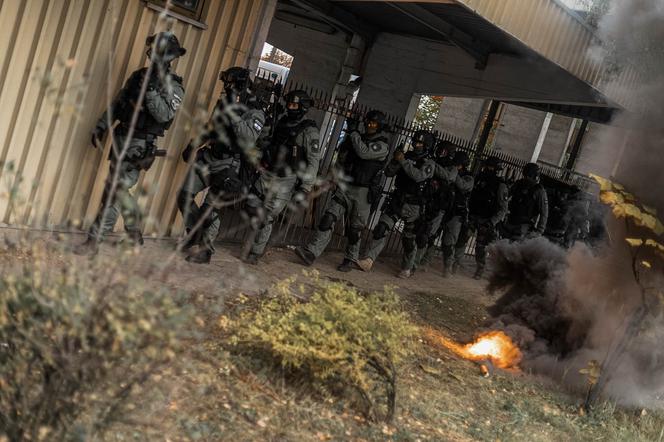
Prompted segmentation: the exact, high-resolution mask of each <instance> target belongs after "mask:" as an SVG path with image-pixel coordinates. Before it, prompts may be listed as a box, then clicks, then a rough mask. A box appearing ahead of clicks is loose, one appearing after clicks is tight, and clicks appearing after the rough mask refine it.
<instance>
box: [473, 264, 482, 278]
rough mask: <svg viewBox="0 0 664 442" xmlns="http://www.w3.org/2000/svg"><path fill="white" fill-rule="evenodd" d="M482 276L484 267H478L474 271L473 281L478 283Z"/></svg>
mask: <svg viewBox="0 0 664 442" xmlns="http://www.w3.org/2000/svg"><path fill="white" fill-rule="evenodd" d="M483 274H484V267H478V268H477V270H475V274H474V275H473V279H477V280H478V281H479V280H480V279H482V275H483Z"/></svg>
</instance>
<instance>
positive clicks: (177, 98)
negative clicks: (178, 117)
mask: <svg viewBox="0 0 664 442" xmlns="http://www.w3.org/2000/svg"><path fill="white" fill-rule="evenodd" d="M181 104H182V98H181V97H180V96H178V94H173V98H172V99H171V109H173V110H174V111H176V110H178V108H179V107H180V105H181Z"/></svg>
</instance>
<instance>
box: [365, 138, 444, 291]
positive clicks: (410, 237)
mask: <svg viewBox="0 0 664 442" xmlns="http://www.w3.org/2000/svg"><path fill="white" fill-rule="evenodd" d="M433 143H434V136H433V134H432V133H431V132H428V131H424V130H421V131H417V132H415V134H413V139H412V145H413V150H411V151H409V152H408V153H406V154H404V152H403V151H401V150H397V151H396V152H395V153H394V158H393V159H392V161H390V163H388V165H387V166H386V168H385V175H386V176H388V177H389V176H396V179H395V190H394V191H393V192H392V194H391V195H390V200H389V202H388V204H387V207H386V208H385V211H384V212H383V213H382V215H381V216H380V219H379V220H378V224H377V225H376V227H375V228H374V230H373V238H372V240H371V242H370V243H369V246H368V248H367V251H366V254H365V258H364V259H362V260H360V261H358V265H359V267H360V268H361V269H362V270H364V271H365V272H368V271H370V270H371V268H372V267H373V264H374V262H375V261H376V259H377V258H378V255H380V252H382V251H383V248H384V247H385V243H386V241H387V234H388V233H389V232H390V231H391V230H392V228H393V227H394V225H395V224H396V223H397V222H398V221H399V220H400V219H401V220H403V221H404V228H403V231H402V232H401V240H402V243H403V250H404V252H403V256H402V259H401V272H400V273H399V277H401V278H409V277H410V276H411V274H412V270H413V267H414V264H415V255H416V253H417V245H416V241H415V234H416V221H417V220H418V219H419V218H420V216H421V215H422V213H423V212H424V204H425V197H424V188H425V186H426V183H427V181H428V180H429V179H430V178H431V177H433V174H434V170H435V168H436V163H435V162H434V161H433V160H432V159H431V157H430V156H429V150H430V149H431V147H432V146H433Z"/></svg>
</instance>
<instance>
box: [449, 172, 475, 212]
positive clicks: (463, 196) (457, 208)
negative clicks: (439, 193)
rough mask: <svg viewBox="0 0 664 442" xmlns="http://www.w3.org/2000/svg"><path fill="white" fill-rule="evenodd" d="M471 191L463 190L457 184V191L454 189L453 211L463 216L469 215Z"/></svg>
mask: <svg viewBox="0 0 664 442" xmlns="http://www.w3.org/2000/svg"><path fill="white" fill-rule="evenodd" d="M468 175H472V174H471V173H470V172H467V171H466V172H463V173H462V174H461V173H460V174H459V176H468ZM471 192H472V190H471V191H468V190H466V191H461V190H460V189H458V188H456V186H455V191H454V207H453V208H452V213H453V214H454V215H456V216H462V217H466V216H468V204H469V201H470V195H471Z"/></svg>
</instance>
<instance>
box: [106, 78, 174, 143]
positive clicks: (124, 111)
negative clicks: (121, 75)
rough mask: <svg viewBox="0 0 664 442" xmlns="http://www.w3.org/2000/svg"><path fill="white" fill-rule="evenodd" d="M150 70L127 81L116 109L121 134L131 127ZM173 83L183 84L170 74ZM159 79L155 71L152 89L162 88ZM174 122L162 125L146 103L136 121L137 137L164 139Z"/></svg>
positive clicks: (151, 82) (151, 79) (151, 81)
mask: <svg viewBox="0 0 664 442" xmlns="http://www.w3.org/2000/svg"><path fill="white" fill-rule="evenodd" d="M147 70H148V68H142V69H139V70H137V71H136V72H134V73H133V74H131V77H129V80H128V81H127V87H126V89H125V92H124V95H123V97H121V100H120V102H119V104H118V106H116V108H115V109H114V115H113V116H114V118H117V119H118V120H120V127H119V130H120V132H125V133H126V132H127V131H128V130H129V126H130V125H131V118H132V116H133V114H134V109H135V106H136V102H137V101H138V97H139V95H140V93H141V85H142V84H143V78H144V77H145V75H146V74H147ZM168 75H169V76H170V77H171V79H172V80H173V81H176V82H178V83H180V84H182V78H181V77H179V76H177V75H175V74H171V73H169V74H168ZM160 83H161V82H160V79H159V74H158V73H157V72H155V71H154V70H153V72H152V76H151V78H150V84H149V85H148V88H150V87H161V84H160ZM172 123H173V120H170V121H166V122H164V123H160V122H158V121H157V120H155V119H154V117H153V116H152V115H150V112H148V110H147V109H145V103H143V106H141V109H140V110H139V113H138V119H137V120H136V125H135V127H134V131H135V133H136V135H139V136H140V135H146V134H149V135H153V136H155V137H163V136H164V132H165V131H166V130H168V129H169V128H170V127H171V124H172Z"/></svg>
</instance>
